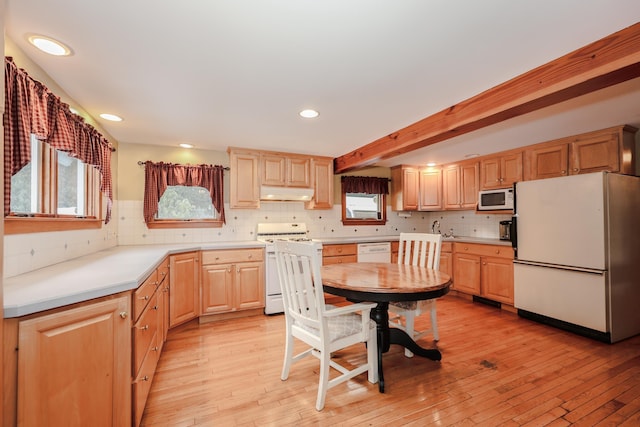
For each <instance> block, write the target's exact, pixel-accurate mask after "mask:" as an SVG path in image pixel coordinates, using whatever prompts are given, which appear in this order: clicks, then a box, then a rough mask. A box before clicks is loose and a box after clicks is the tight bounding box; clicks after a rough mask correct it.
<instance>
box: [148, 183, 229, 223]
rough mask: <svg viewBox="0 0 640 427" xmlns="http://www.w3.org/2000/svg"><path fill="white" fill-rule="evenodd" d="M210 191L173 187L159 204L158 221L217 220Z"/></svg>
mask: <svg viewBox="0 0 640 427" xmlns="http://www.w3.org/2000/svg"><path fill="white" fill-rule="evenodd" d="M217 217H218V212H217V211H216V210H215V209H214V208H213V203H212V202H211V196H210V195H209V191H207V189H206V188H203V187H187V186H184V185H171V186H169V187H167V189H166V190H165V192H164V194H163V195H162V197H160V201H159V202H158V213H157V214H156V220H158V219H165V220H167V219H168V220H190V219H217Z"/></svg>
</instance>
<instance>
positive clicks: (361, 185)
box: [342, 176, 389, 194]
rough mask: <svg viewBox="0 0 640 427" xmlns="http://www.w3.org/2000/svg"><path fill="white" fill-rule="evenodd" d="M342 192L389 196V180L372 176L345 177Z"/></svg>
mask: <svg viewBox="0 0 640 427" xmlns="http://www.w3.org/2000/svg"><path fill="white" fill-rule="evenodd" d="M342 192H344V193H366V194H389V178H377V177H372V176H343V177H342Z"/></svg>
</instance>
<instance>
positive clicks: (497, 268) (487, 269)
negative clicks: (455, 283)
mask: <svg viewBox="0 0 640 427" xmlns="http://www.w3.org/2000/svg"><path fill="white" fill-rule="evenodd" d="M481 280H482V294H483V295H484V296H486V297H487V298H489V299H492V300H495V301H500V302H504V303H507V304H511V305H513V261H512V260H511V259H504V258H492V257H483V258H482V279H481Z"/></svg>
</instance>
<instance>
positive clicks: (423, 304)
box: [389, 233, 442, 357]
mask: <svg viewBox="0 0 640 427" xmlns="http://www.w3.org/2000/svg"><path fill="white" fill-rule="evenodd" d="M441 246H442V236H441V235H440V234H429V233H400V245H399V247H398V264H406V265H419V266H421V267H428V268H433V269H435V270H437V269H438V268H440V247H441ZM427 311H428V312H429V313H430V314H431V328H430V329H425V330H422V331H416V330H415V317H416V316H419V315H420V314H422V313H425V312H427ZM389 312H390V313H389V322H390V326H395V327H396V328H400V329H403V330H404V331H405V332H406V333H407V334H409V336H411V337H412V338H413V339H414V340H417V339H418V338H420V337H421V336H424V335H426V334H428V333H430V332H431V333H432V334H433V339H434V340H435V341H438V340H439V339H440V336H439V334H438V319H437V317H436V300H435V299H430V300H424V301H401V302H392V303H390V304H389ZM403 318H404V323H403V322H402V319H403ZM404 354H405V356H407V357H413V353H412V352H411V351H409V350H407V349H405V351H404Z"/></svg>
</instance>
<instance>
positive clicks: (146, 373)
mask: <svg viewBox="0 0 640 427" xmlns="http://www.w3.org/2000/svg"><path fill="white" fill-rule="evenodd" d="M153 346H155V347H156V348H157V345H156V344H155V342H154V343H153ZM157 364H158V352H157V351H154V350H153V348H150V349H149V352H148V353H147V354H146V357H145V358H144V362H143V363H142V367H141V368H140V372H139V373H138V375H137V376H136V377H135V379H134V380H133V405H132V406H133V420H134V421H135V422H134V426H139V425H140V421H141V420H142V413H143V412H144V407H145V405H146V403H147V396H149V390H151V382H152V381H153V374H154V373H155V371H156V365H157Z"/></svg>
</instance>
